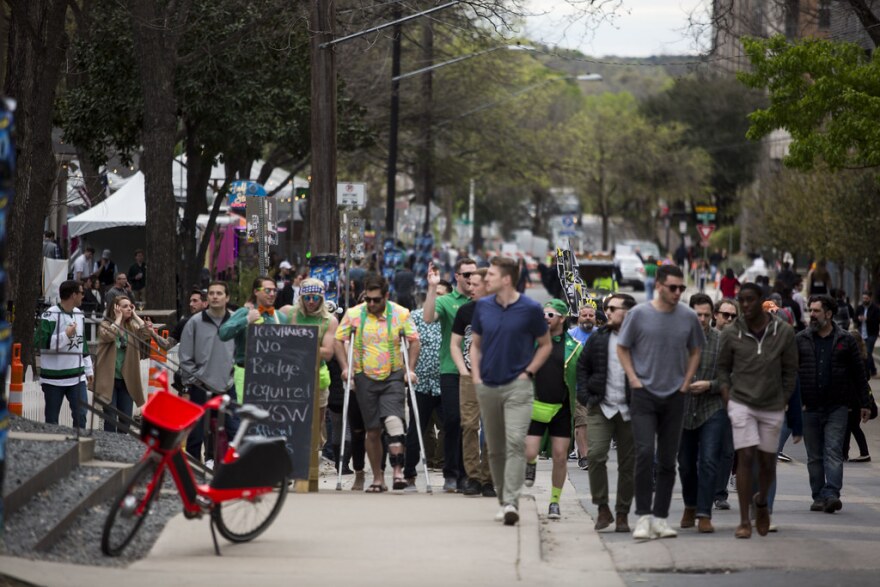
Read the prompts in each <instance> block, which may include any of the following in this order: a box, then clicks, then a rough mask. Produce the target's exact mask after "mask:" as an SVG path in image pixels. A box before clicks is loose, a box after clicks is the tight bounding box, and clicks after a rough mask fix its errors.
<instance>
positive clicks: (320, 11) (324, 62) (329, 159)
mask: <svg viewBox="0 0 880 587" xmlns="http://www.w3.org/2000/svg"><path fill="white" fill-rule="evenodd" d="M309 2H310V5H311V16H310V20H311V23H310V29H311V31H312V34H311V39H310V42H311V75H312V92H311V98H312V112H311V128H312V135H311V141H312V183H311V190H310V193H309V199H310V202H309V226H310V227H311V230H309V241H308V242H309V249H310V250H311V251H312V253H313V254H324V253H338V252H339V209H338V208H337V206H336V110H337V109H336V51H335V49H333V48H332V47H328V48H326V49H322V48H321V47H320V46H319V45H320V44H321V43H325V42H328V41H330V40H332V39H333V24H334V23H335V22H336V4H335V2H333V1H332V0H309Z"/></svg>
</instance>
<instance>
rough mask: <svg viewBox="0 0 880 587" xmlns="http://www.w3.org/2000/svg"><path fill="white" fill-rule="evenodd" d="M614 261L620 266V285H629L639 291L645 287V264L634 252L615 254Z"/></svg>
mask: <svg viewBox="0 0 880 587" xmlns="http://www.w3.org/2000/svg"><path fill="white" fill-rule="evenodd" d="M615 263H616V264H617V266H618V267H619V268H620V285H629V286H631V287H632V288H633V289H635V290H638V291H641V290H644V289H645V266H644V265H643V264H642V261H641V259H639V258H638V257H637V256H636V255H634V254H629V255H617V256H616V257H615Z"/></svg>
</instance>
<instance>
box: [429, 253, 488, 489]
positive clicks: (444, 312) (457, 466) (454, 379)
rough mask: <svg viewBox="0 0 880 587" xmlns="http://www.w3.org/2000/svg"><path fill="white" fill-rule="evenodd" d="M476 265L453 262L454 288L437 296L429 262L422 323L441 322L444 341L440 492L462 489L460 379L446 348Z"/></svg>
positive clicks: (437, 280)
mask: <svg viewBox="0 0 880 587" xmlns="http://www.w3.org/2000/svg"><path fill="white" fill-rule="evenodd" d="M476 270H477V264H476V263H475V262H474V260H473V259H471V258H468V257H459V258H458V260H457V261H456V262H455V289H453V290H452V293H449V294H446V295H445V296H439V297H438V296H437V284H438V283H440V271H439V270H438V269H437V267H435V266H434V264H433V263H431V264H429V265H428V276H427V278H428V293H427V294H426V295H425V304H424V306H423V307H424V309H425V314H424V319H425V322H426V323H428V324H431V323H432V322H434V321H435V320H436V321H439V322H440V332H441V335H442V337H443V340H442V342H441V345H440V401H441V402H442V404H443V477H444V483H443V491H445V492H447V493H456V492H458V491H460V490H461V489H463V487H460V486H463V485H464V479H465V470H464V463H463V462H462V458H461V407H460V405H459V385H460V383H461V382H460V378H459V375H458V367H456V366H455V361H453V360H452V354H451V353H450V351H449V348H450V340H451V338H452V324H453V322H455V315H456V314H457V313H458V309H459V308H461V307H462V306H463V305H465V304H466V303H468V302H469V301H470V296H471V287H470V283H469V280H470V277H471V275H472V274H473V273H474V272H475V271H476Z"/></svg>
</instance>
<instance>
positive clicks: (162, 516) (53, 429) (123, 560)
mask: <svg viewBox="0 0 880 587" xmlns="http://www.w3.org/2000/svg"><path fill="white" fill-rule="evenodd" d="M11 429H12V430H16V431H21V432H38V433H46V434H62V435H68V436H71V437H75V435H76V431H75V430H74V429H73V428H68V427H66V426H59V425H55V424H46V423H45V422H35V421H32V420H27V419H24V418H20V417H17V416H12V417H11ZM81 436H83V437H86V438H93V439H94V440H95V457H94V458H95V459H96V460H101V461H112V462H118V463H130V464H134V463H137V462H138V461H139V460H140V458H141V456H142V455H143V454H144V451H145V450H146V446H145V445H144V444H143V443H142V442H140V441H139V440H138V439H136V438H132V437H131V436H129V435H127V434H117V433H112V432H104V431H103V430H95V431H92V432H91V433H88V434H87V433H85V432H83V433H81ZM70 442H71V441H69V440H59V441H58V442H53V441H26V440H10V441H9V442H8V446H9V458H8V459H7V460H6V483H4V491H5V492H8V491H11V489H13V488H14V487H15V486H18V485H19V484H20V483H21V482H23V481H24V480H25V479H27V478H29V477H30V476H31V475H33V473H35V472H36V471H38V470H40V469H41V468H43V467H45V466H46V465H47V464H48V463H49V462H51V461H52V458H53V457H52V451H56V450H57V451H58V454H60V453H61V452H63V451H64V450H65V449H68V448H69V447H70ZM58 454H55V455H54V456H55V458H57V456H58ZM116 471H117V469H104V468H98V467H78V468H77V469H75V470H74V471H73V472H72V473H71V474H70V475H69V476H67V477H65V478H63V479H61V480H60V481H58V482H56V483H54V484H53V485H51V486H50V487H48V488H47V489H46V490H44V491H42V492H40V493H39V494H37V495H36V496H34V497H33V498H32V499H31V500H30V501H29V502H28V503H27V504H26V505H25V506H24V507H23V508H22V509H21V510H19V511H18V512H16V513H15V514H13V515H12V516H10V517H9V518H7V520H6V528H5V536H4V539H5V546H6V554H8V555H11V556H18V557H22V558H28V559H37V560H51V561H56V562H66V563H73V564H81V565H89V566H114V567H125V566H127V565H129V564H131V563H132V562H135V561H137V560H139V559H141V558H143V557H145V556H146V555H147V554H148V553H149V551H150V549H151V548H152V547H153V544H155V542H156V540H157V539H158V537H159V534H161V532H162V530H163V529H164V528H165V525H166V524H167V522H168V520H170V519H171V518H172V517H173V516H175V515H177V514H179V513H180V512H181V511H182V506H181V502H180V497H179V496H178V495H177V490H176V489H175V488H174V483H173V481H172V480H171V475H170V474H168V473H166V476H165V483H164V486H163V491H162V493H160V495H159V497H158V498H157V499H156V500H155V501H154V502H153V505H152V507H151V510H150V515H149V516H148V517H147V519H146V520H145V521H144V524H143V525H142V526H141V528H140V530H139V532H138V534H137V535H136V536H135V539H134V540H133V541H132V543H131V544H130V545H129V546H128V547H127V548H126V550H125V551H124V552H123V553H122V556H120V557H116V558H112V557H107V556H104V554H103V553H102V552H101V533H102V531H103V528H104V521H105V520H106V518H107V514H108V513H109V511H110V505H111V501H108V502H106V503H103V504H99V505H97V506H95V507H92V508H90V509H88V510H86V511H85V512H83V513H82V514H80V515H79V516H78V517H77V520H76V521H75V522H74V524H73V526H72V527H71V528H70V529H69V530H68V532H67V533H66V534H65V536H64V537H62V539H61V540H60V541H59V542H58V543H57V544H56V545H55V546H53V547H52V549H50V550H49V551H48V552H34V551H33V545H34V544H35V543H36V542H37V541H38V540H40V539H41V538H42V537H43V536H44V535H45V533H46V532H47V531H48V530H49V529H50V528H51V527H52V526H54V525H55V524H56V523H57V522H58V521H59V520H60V519H61V518H62V517H63V516H64V515H66V514H67V513H68V511H69V510H70V509H71V508H72V507H73V506H74V505H75V504H77V503H79V502H80V501H81V500H82V499H83V498H84V497H85V496H86V495H88V494H89V493H90V492H91V491H93V490H94V489H95V488H97V487H98V486H99V485H100V484H101V483H103V482H104V481H105V480H106V479H107V478H108V477H109V476H110V475H112V474H113V473H115V472H116ZM16 479H18V481H16ZM12 483H16V485H15V486H12ZM0 577H2V575H0ZM2 585H3V583H2V580H0V586H2Z"/></svg>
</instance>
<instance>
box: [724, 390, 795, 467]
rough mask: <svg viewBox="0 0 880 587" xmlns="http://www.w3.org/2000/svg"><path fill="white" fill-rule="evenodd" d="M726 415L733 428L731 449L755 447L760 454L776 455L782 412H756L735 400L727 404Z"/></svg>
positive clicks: (783, 415)
mask: <svg viewBox="0 0 880 587" xmlns="http://www.w3.org/2000/svg"><path fill="white" fill-rule="evenodd" d="M727 415H728V416H729V417H730V425H731V427H732V428H733V448H735V449H737V450H739V449H741V448H749V447H752V446H757V447H758V450H760V451H761V452H766V453H772V454H776V451H777V450H779V431H780V430H781V429H782V422H783V419H784V418H785V411H784V410H756V409H755V408H752V407H750V406H747V405H745V404H741V403H739V402H738V401H736V400H730V401H729V402H728V403H727Z"/></svg>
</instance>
